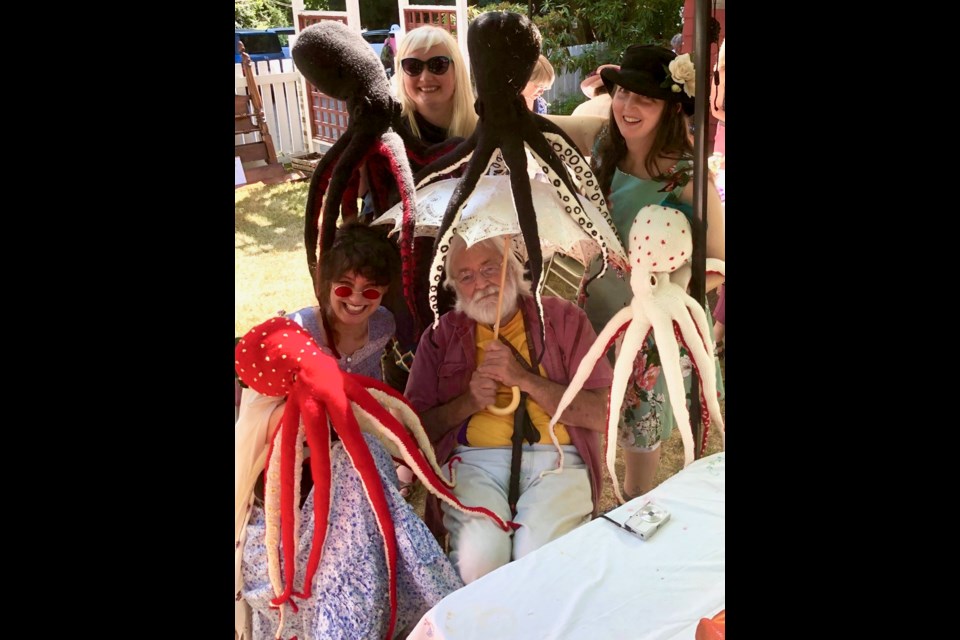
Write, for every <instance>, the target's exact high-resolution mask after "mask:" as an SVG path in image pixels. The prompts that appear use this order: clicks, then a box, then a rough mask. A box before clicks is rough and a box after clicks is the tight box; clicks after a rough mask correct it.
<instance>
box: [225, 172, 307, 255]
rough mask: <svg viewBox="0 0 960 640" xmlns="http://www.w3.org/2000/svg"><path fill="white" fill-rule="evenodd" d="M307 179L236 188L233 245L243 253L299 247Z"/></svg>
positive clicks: (301, 238)
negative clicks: (242, 188) (241, 189)
mask: <svg viewBox="0 0 960 640" xmlns="http://www.w3.org/2000/svg"><path fill="white" fill-rule="evenodd" d="M308 186H309V181H306V180H305V181H302V182H284V183H281V184H272V185H263V186H254V187H250V188H247V189H244V190H243V191H238V192H237V196H236V200H235V204H234V236H235V240H234V247H235V248H236V249H239V250H241V251H242V252H243V253H244V254H247V255H256V254H262V253H269V252H272V251H295V250H300V251H303V220H304V209H305V207H306V205H307V187H308Z"/></svg>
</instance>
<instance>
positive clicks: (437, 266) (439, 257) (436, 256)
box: [424, 136, 539, 327]
mask: <svg viewBox="0 0 960 640" xmlns="http://www.w3.org/2000/svg"><path fill="white" fill-rule="evenodd" d="M471 140H472V136H471ZM495 149H496V147H495V146H493V145H491V144H490V143H488V142H487V141H486V138H483V137H481V138H479V140H478V141H477V148H476V150H475V151H474V154H473V158H471V159H470V162H469V163H467V169H466V172H465V173H464V174H463V176H462V177H461V178H460V182H459V183H458V184H457V187H456V188H455V189H454V190H453V195H452V196H451V197H450V202H449V203H447V210H446V211H445V212H444V214H443V222H441V223H440V229H439V230H438V231H437V240H436V242H435V244H434V253H433V263H432V264H431V265H430V309H431V311H433V326H434V327H436V326H437V324H438V323H439V322H440V316H439V314H438V309H437V290H438V289H439V286H440V277H441V274H442V273H443V259H444V257H445V254H446V253H447V251H449V249H450V239H451V238H452V236H453V234H454V232H455V231H456V225H455V222H456V221H458V220H459V219H460V211H461V210H462V209H463V205H464V203H465V202H466V201H467V197H468V196H469V195H470V194H471V193H473V190H474V188H476V186H477V182H479V181H480V176H482V175H483V173H484V171H486V168H487V162H488V161H489V160H490V156H491V155H493V152H494V150H495ZM428 168H429V167H425V168H424V171H426V169H428ZM529 186H530V185H529V184H528V185H527V187H528V188H529ZM537 247H538V248H539V240H538V244H537Z"/></svg>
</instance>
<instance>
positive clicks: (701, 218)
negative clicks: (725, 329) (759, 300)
mask: <svg viewBox="0 0 960 640" xmlns="http://www.w3.org/2000/svg"><path fill="white" fill-rule="evenodd" d="M693 20H694V22H693V25H694V31H693V56H694V60H693V64H694V68H695V83H696V88H697V91H696V95H695V96H694V98H693V107H694V114H693V122H694V128H693V217H694V219H695V220H696V221H697V224H696V225H695V228H694V236H693V256H692V264H691V269H692V272H693V273H692V274H691V277H690V295H691V296H692V297H693V299H694V300H696V301H697V304H701V305H702V304H705V301H706V290H705V289H706V277H705V271H706V261H707V223H706V220H707V186H708V185H707V122H708V120H707V117H708V116H707V114H709V113H710V107H709V102H708V99H709V96H710V90H709V89H710V73H709V66H710V35H709V31H710V25H709V20H710V2H709V0H695V3H694V14H693ZM704 337H705V338H707V339H711V336H704ZM692 375H694V376H695V375H696V374H692ZM703 375H706V372H703ZM702 427H703V425H702V424H701V422H700V386H699V384H698V383H697V380H696V378H695V377H694V378H693V379H692V380H691V384H690V429H691V431H692V432H693V456H694V459H699V458H700V443H701V440H702V439H703V428H702Z"/></svg>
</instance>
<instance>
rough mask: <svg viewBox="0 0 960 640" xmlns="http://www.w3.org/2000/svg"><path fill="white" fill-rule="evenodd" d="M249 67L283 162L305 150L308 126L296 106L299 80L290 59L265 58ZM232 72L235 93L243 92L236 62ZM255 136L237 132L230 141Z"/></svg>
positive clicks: (245, 140)
mask: <svg viewBox="0 0 960 640" xmlns="http://www.w3.org/2000/svg"><path fill="white" fill-rule="evenodd" d="M253 66H254V71H255V74H256V78H257V87H258V88H259V89H260V97H261V100H262V102H263V115H264V118H265V119H266V121H267V128H268V129H269V130H270V135H271V136H272V137H273V146H274V148H275V149H276V152H277V159H278V160H279V161H280V162H285V161H287V159H288V158H289V157H290V156H291V155H294V154H301V153H305V152H306V151H307V150H308V147H307V145H308V140H307V136H308V135H309V133H308V132H309V129H307V128H306V127H307V122H306V118H304V117H303V115H302V109H301V107H300V104H301V103H300V94H299V92H300V91H301V90H302V89H301V87H302V81H301V78H300V75H299V74H298V73H297V72H296V71H294V66H293V60H290V59H286V60H265V61H262V62H254V63H253ZM234 75H235V82H234V85H235V87H236V90H235V93H236V94H237V95H246V94H247V93H248V91H247V80H246V78H244V77H243V70H242V67H241V66H240V65H239V64H235V65H234ZM259 139H260V138H259V136H258V134H256V133H248V134H240V135H237V136H235V142H234V144H244V143H249V142H259Z"/></svg>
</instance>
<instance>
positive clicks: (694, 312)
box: [676, 292, 726, 446]
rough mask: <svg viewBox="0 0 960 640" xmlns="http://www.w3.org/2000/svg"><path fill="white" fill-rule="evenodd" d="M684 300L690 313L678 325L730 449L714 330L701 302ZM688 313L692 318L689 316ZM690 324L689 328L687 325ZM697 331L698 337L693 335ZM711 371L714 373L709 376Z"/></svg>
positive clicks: (679, 317)
mask: <svg viewBox="0 0 960 640" xmlns="http://www.w3.org/2000/svg"><path fill="white" fill-rule="evenodd" d="M683 293H684V296H685V298H684V297H681V300H680V302H681V303H682V304H683V310H684V311H685V312H686V314H684V313H679V314H678V315H676V318H677V320H678V322H677V324H678V325H679V327H680V334H681V335H682V336H683V341H684V343H685V344H686V346H687V350H688V351H689V352H690V357H691V358H693V361H694V363H695V364H696V372H697V378H698V379H699V381H700V387H701V388H702V389H703V394H702V398H701V402H705V403H706V406H707V410H708V411H709V414H710V422H711V424H715V425H716V426H717V428H718V429H720V438H721V441H722V442H723V445H724V446H726V434H725V431H724V425H723V416H722V415H721V412H720V401H719V400H718V399H717V376H716V374H715V371H716V366H717V365H716V362H715V357H716V356H715V355H714V344H713V331H712V330H711V329H710V328H709V326H708V324H707V314H706V313H705V312H704V310H703V307H701V306H700V305H699V304H697V301H696V300H694V299H693V298H691V297H690V296H686V294H685V292H683ZM687 314H688V315H687ZM685 323H686V326H685ZM692 331H695V332H696V333H695V334H691V332H692ZM708 372H710V373H708Z"/></svg>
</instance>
